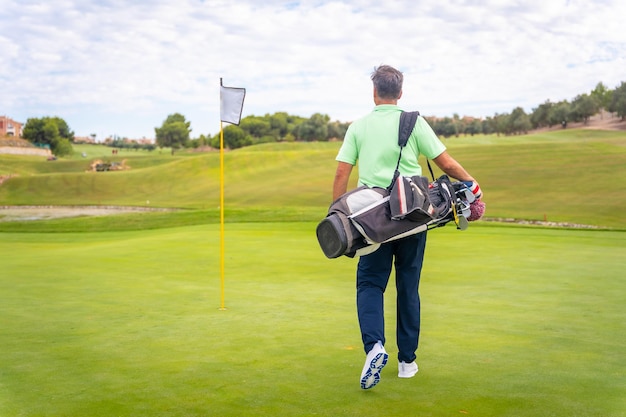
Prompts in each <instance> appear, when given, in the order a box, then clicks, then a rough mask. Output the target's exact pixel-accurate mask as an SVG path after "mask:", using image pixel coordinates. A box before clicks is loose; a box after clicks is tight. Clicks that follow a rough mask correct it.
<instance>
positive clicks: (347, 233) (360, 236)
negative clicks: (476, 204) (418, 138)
mask: <svg viewBox="0 0 626 417" xmlns="http://www.w3.org/2000/svg"><path fill="white" fill-rule="evenodd" d="M418 116H419V112H403V113H402V114H401V115H400V125H399V127H398V145H399V146H400V155H399V156H398V163H397V164H396V170H395V173H394V177H393V179H392V181H391V184H389V187H387V188H386V189H385V188H381V187H373V188H370V187H367V186H361V187H358V188H356V189H354V190H352V191H349V192H347V193H345V194H344V195H342V196H341V197H339V198H338V199H337V200H335V201H334V202H333V203H332V204H331V205H330V208H329V209H328V214H327V215H326V218H325V219H324V220H322V221H321V222H320V223H319V224H318V226H317V230H316V234H317V240H318V242H319V244H320V247H321V248H322V251H323V252H324V255H326V257H328V258H338V257H340V256H342V255H346V256H349V257H354V256H356V255H359V256H360V255H366V254H368V253H371V252H374V251H375V250H376V249H378V247H379V246H380V245H381V244H382V243H386V242H390V241H393V240H396V239H400V238H403V237H406V236H410V235H413V234H417V233H421V232H423V231H425V230H428V229H432V228H434V227H438V226H443V225H445V224H446V223H448V222H450V221H453V220H454V221H455V223H456V225H457V228H458V229H461V230H464V229H466V228H467V217H469V216H470V209H469V206H470V203H472V202H473V201H474V196H473V194H472V192H471V191H469V189H468V187H467V185H465V184H464V183H461V182H458V183H454V184H453V183H451V182H450V179H449V178H448V176H446V175H442V176H441V177H439V178H438V179H437V180H434V175H433V172H432V169H431V167H430V163H429V164H428V168H429V170H430V173H431V175H432V176H433V180H434V181H433V182H432V183H430V184H429V182H428V179H427V178H426V177H422V176H419V175H417V176H413V177H404V176H402V175H400V172H399V167H400V160H401V158H402V149H403V148H404V146H406V143H407V141H408V139H409V137H410V136H411V132H412V131H413V128H414V127H415V123H416V121H417V118H418Z"/></svg>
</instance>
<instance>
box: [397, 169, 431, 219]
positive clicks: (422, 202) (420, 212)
mask: <svg viewBox="0 0 626 417" xmlns="http://www.w3.org/2000/svg"><path fill="white" fill-rule="evenodd" d="M389 207H390V211H391V212H390V216H391V218H392V219H393V220H402V219H405V218H406V219H408V220H411V221H414V222H418V223H428V222H429V221H431V220H433V218H434V214H435V207H433V205H432V204H431V201H430V195H429V187H428V178H426V177H422V176H420V175H415V176H413V177H405V176H402V175H400V176H398V177H397V178H396V180H395V181H394V183H393V185H392V187H391V191H390V193H389Z"/></svg>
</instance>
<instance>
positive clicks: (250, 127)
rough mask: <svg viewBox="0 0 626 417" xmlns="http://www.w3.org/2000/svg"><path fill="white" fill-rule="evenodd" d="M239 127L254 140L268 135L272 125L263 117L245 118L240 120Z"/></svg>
mask: <svg viewBox="0 0 626 417" xmlns="http://www.w3.org/2000/svg"><path fill="white" fill-rule="evenodd" d="M239 127H240V128H242V129H243V130H245V131H246V132H248V134H250V135H251V136H253V137H255V138H262V137H263V136H267V135H269V134H270V131H271V128H272V125H271V122H270V121H268V120H265V119H264V118H263V117H257V116H247V117H244V118H243V119H241V123H239Z"/></svg>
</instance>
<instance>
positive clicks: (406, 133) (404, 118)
mask: <svg viewBox="0 0 626 417" xmlns="http://www.w3.org/2000/svg"><path fill="white" fill-rule="evenodd" d="M419 115H420V112H419V111H410V112H406V111H403V112H402V113H400V125H399V127H398V146H400V155H398V162H397V163H396V170H395V172H394V173H393V179H392V180H391V184H389V187H387V189H388V190H391V187H393V183H394V182H396V179H397V178H398V177H399V176H400V160H401V159H402V149H403V148H404V147H405V146H406V144H407V142H408V141H409V138H410V137H411V132H413V129H414V128H415V123H416V122H417V117H418V116H419ZM429 168H430V165H429ZM431 173H432V170H431Z"/></svg>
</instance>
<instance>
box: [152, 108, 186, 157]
mask: <svg viewBox="0 0 626 417" xmlns="http://www.w3.org/2000/svg"><path fill="white" fill-rule="evenodd" d="M190 125H191V123H190V122H187V121H186V120H185V116H183V115H182V114H180V113H174V114H170V115H169V116H167V119H165V121H164V122H163V124H162V125H161V127H160V128H159V127H155V128H154V132H155V135H156V143H157V145H159V147H161V148H166V147H171V148H172V155H173V154H174V151H175V150H177V149H180V148H181V147H183V146H185V145H187V142H189V133H190V132H191V129H190V128H189V126H190Z"/></svg>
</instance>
